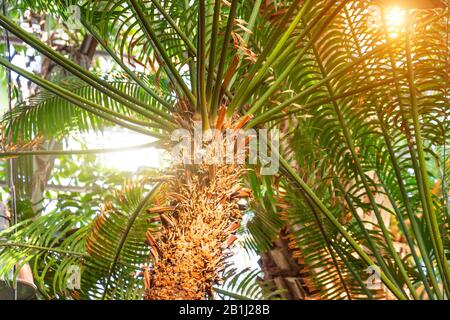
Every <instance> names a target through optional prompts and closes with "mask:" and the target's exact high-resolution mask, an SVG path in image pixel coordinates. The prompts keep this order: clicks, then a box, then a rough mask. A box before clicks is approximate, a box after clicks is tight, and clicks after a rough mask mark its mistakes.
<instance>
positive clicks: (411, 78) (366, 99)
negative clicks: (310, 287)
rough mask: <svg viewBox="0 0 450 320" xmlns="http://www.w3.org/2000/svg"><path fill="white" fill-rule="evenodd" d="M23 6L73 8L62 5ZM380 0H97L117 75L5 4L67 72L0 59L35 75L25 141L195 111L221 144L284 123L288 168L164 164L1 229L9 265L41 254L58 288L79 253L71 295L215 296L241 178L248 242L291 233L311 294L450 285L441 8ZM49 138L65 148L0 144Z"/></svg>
mask: <svg viewBox="0 0 450 320" xmlns="http://www.w3.org/2000/svg"><path fill="white" fill-rule="evenodd" d="M27 3H28V4H29V6H30V8H34V9H40V10H47V11H51V12H55V13H58V14H60V15H61V16H67V14H68V13H67V12H66V11H65V8H66V7H67V6H65V4H66V3H65V1H58V2H54V1H52V2H47V1H28V2H27ZM378 5H379V2H378V1H353V0H352V1H350V0H342V1H325V0H323V1H311V0H305V1H302V0H292V1H274V2H271V1H265V2H263V1H262V0H255V1H238V0H231V1H230V2H227V1H221V0H214V1H213V0H210V1H205V0H199V1H183V0H178V1H162V0H159V1H158V0H151V1H145V2H144V1H138V0H117V1H116V0H114V1H93V0H92V1H86V2H84V4H83V5H82V6H81V11H80V12H81V16H80V20H81V23H82V25H83V27H84V28H85V30H86V32H87V33H89V34H90V35H92V36H93V37H94V38H95V39H96V40H97V41H98V43H99V44H100V46H102V47H103V48H104V50H105V51H107V52H108V53H109V55H110V56H111V58H112V59H113V60H114V61H115V62H116V63H117V65H118V66H120V67H121V69H122V71H123V73H122V74H121V75H120V76H115V77H114V78H113V77H108V76H107V75H97V74H94V73H92V72H90V71H89V70H86V69H84V68H82V67H80V66H79V65H77V64H75V63H74V62H73V61H71V60H70V59H68V58H66V57H64V56H63V55H61V54H59V53H58V52H56V51H55V50H53V49H52V48H50V47H48V46H47V45H45V44H44V43H42V42H41V41H39V40H37V39H36V38H34V37H33V36H32V35H30V34H29V33H27V32H25V31H24V30H23V29H21V28H20V27H19V26H17V24H15V23H14V22H13V21H11V19H9V18H8V17H6V16H5V15H0V25H1V26H2V27H3V28H4V29H6V30H8V31H9V32H10V33H12V34H14V35H15V36H16V37H18V38H20V39H21V40H23V41H24V42H25V43H27V44H28V45H30V46H31V47H33V48H34V49H36V50H37V51H39V52H40V53H41V54H43V55H45V56H46V57H48V58H49V59H51V60H52V61H54V62H55V63H57V64H59V65H60V66H62V67H63V68H64V69H66V70H67V71H68V72H70V73H71V74H72V77H70V78H68V79H65V80H63V81H60V82H57V83H55V82H50V81H48V80H45V79H42V78H40V77H38V76H36V75H34V74H32V73H30V72H29V71H27V70H24V69H22V68H20V67H18V66H15V65H13V64H12V63H11V62H10V61H8V59H5V58H0V64H2V65H3V66H5V67H6V68H9V69H10V70H13V71H14V72H16V73H18V74H20V75H21V76H23V77H25V78H27V79H29V80H31V81H32V82H34V83H36V84H37V85H39V86H40V87H41V88H42V89H43V91H42V93H40V94H39V96H37V97H35V98H33V99H32V100H31V101H30V103H28V104H26V105H25V106H24V105H21V106H19V107H17V108H16V110H15V112H13V113H12V114H10V115H8V117H6V118H5V119H6V120H7V121H6V120H5V122H6V124H7V129H6V130H7V132H8V133H10V134H11V136H12V138H13V139H14V140H13V142H16V147H18V148H19V149H20V143H19V141H29V140H31V139H34V138H35V137H37V136H38V135H44V136H47V137H53V136H61V135H64V136H68V135H70V134H71V133H72V132H77V131H83V130H88V129H89V130H98V131H100V130H102V129H103V128H105V127H108V126H112V125H114V126H121V127H124V128H127V129H129V130H133V131H136V132H139V133H141V134H143V135H147V136H149V138H150V137H151V138H153V139H157V142H156V143H157V145H158V146H159V147H161V148H167V149H171V148H172V147H173V142H172V141H171V140H170V134H171V133H172V132H173V131H174V130H176V129H185V130H187V131H189V132H192V131H194V130H195V124H196V123H198V122H199V121H200V122H201V129H202V130H203V131H204V132H206V131H207V130H208V129H210V128H214V129H217V130H218V132H219V133H216V136H217V138H218V139H219V140H225V139H226V135H225V134H226V129H231V131H233V132H236V131H237V130H238V129H240V128H246V129H252V128H254V129H261V128H273V127H275V128H279V129H280V131H281V132H282V133H283V138H284V139H283V141H282V144H281V148H280V150H277V148H273V147H274V145H270V144H269V147H272V148H271V152H272V155H276V156H277V157H279V160H280V165H281V168H280V169H281V170H280V173H279V174H278V175H274V176H264V175H261V174H260V170H259V169H260V168H261V167H262V166H263V165H264V163H259V164H257V165H251V166H249V167H248V168H245V167H244V166H243V165H242V164H235V163H233V164H230V163H221V164H205V163H200V164H189V165H186V164H180V165H173V166H172V167H171V168H170V169H169V170H167V171H166V172H165V173H164V176H163V177H159V179H158V178H157V179H155V177H144V178H143V179H141V180H139V181H131V182H127V183H126V184H125V185H124V187H123V188H122V189H121V190H119V191H117V192H116V193H115V194H114V196H113V197H112V199H110V200H109V201H105V203H104V204H103V206H102V208H101V214H100V215H98V216H97V217H96V218H95V219H93V220H92V218H91V217H88V216H76V215H69V216H67V215H62V214H57V213H55V214H52V215H47V216H43V217H41V218H39V219H37V220H36V221H34V222H31V221H25V222H23V223H21V224H19V225H16V226H15V227H13V228H12V229H10V230H7V231H6V232H3V233H2V235H3V236H7V237H8V242H5V243H1V244H0V245H1V246H2V247H3V248H4V249H3V250H2V252H1V253H0V258H1V259H2V262H3V261H5V262H4V263H3V265H2V271H3V272H4V273H5V274H6V271H7V270H11V269H12V267H13V266H14V265H16V264H17V262H18V261H19V262H20V263H26V262H28V261H31V260H32V259H35V260H41V261H42V260H44V261H46V262H47V267H46V268H45V269H44V270H41V271H40V273H39V276H38V279H41V281H42V287H43V288H47V289H48V286H49V283H51V286H52V290H53V296H55V297H64V296H65V293H64V292H65V291H66V288H65V284H66V283H67V279H68V277H70V272H69V270H70V268H71V266H73V265H81V266H82V278H81V288H80V290H79V291H78V292H76V294H74V296H75V297H79V298H103V299H105V298H111V299H114V298H137V297H142V296H144V297H145V298H147V299H178V298H181V299H183V298H184V299H204V298H207V297H209V296H211V295H212V294H213V291H214V290H215V289H214V287H213V286H214V285H215V284H216V283H217V282H218V281H219V280H220V275H221V274H222V273H221V271H222V270H223V269H224V268H225V267H226V265H225V259H226V257H227V256H228V255H229V250H228V247H229V246H231V245H232V244H233V241H234V240H235V239H236V236H235V235H234V234H235V233H236V230H237V229H238V228H239V224H240V222H241V216H242V211H241V208H240V206H239V204H238V201H239V199H240V198H242V197H244V198H248V197H250V193H249V190H247V189H246V188H243V186H242V183H243V182H244V181H246V182H244V183H247V184H248V186H250V187H251V189H252V190H253V195H252V197H253V198H254V199H255V201H252V203H253V211H254V218H253V219H252V220H251V221H250V222H249V223H248V224H247V226H246V228H247V233H246V237H244V243H245V244H246V245H247V246H248V247H249V248H250V249H254V250H256V251H257V252H263V251H266V250H270V248H271V242H272V241H273V240H274V239H275V238H276V237H277V236H278V235H279V232H280V230H281V229H282V228H287V230H288V234H289V239H290V246H291V248H294V249H295V250H299V251H300V252H301V255H302V257H303V259H304V261H305V264H306V265H307V266H308V269H309V270H310V272H309V275H308V276H309V277H311V281H312V282H314V287H316V288H317V289H319V294H318V296H319V297H321V298H346V299H359V298H374V297H378V296H379V292H378V291H376V290H375V291H374V290H371V289H370V288H368V287H367V283H366V278H367V275H366V276H365V275H364V274H365V270H366V268H367V267H369V266H376V267H377V270H378V269H379V270H380V273H379V277H380V279H381V281H382V282H383V284H384V286H385V289H386V290H387V291H388V292H389V296H390V297H395V298H398V299H420V298H429V299H443V298H447V297H448V294H449V293H450V268H449V265H448V261H447V254H448V242H449V238H448V234H449V233H448V227H449V224H448V219H449V216H450V212H449V211H450V210H449V204H448V200H449V199H448V190H447V184H448V181H449V170H448V166H447V165H448V159H449V156H448V154H447V149H446V148H447V146H448V142H449V138H448V134H447V128H448V123H449V122H448V121H447V120H448V108H447V106H448V98H449V95H448V83H449V82H448V72H445V70H448V65H449V64H448V56H449V55H448V46H449V43H448V37H447V36H448V15H449V12H448V9H446V8H445V7H444V3H443V2H439V3H437V2H433V6H432V8H431V9H426V10H422V9H420V10H415V9H408V10H399V9H397V13H395V15H394V17H390V16H389V15H390V14H391V15H392V13H391V12H389V11H387V12H385V10H390V9H389V7H386V8H385V7H384V6H381V7H380V6H378ZM398 10H399V11H398ZM25 146H26V145H25ZM77 152H80V153H83V152H85V153H86V152H87V153H89V152H93V153H95V152H101V150H91V151H89V150H87V151H86V150H85V151H77ZM40 153H45V154H53V153H54V154H60V153H61V152H50V151H41V152H40V151H27V150H22V151H8V150H7V151H6V152H4V153H2V157H11V156H15V157H17V156H26V155H32V154H40ZM67 153H70V151H67ZM155 180H161V181H160V182H159V183H154V181H155ZM148 184H151V185H152V189H151V191H146V186H147V185H148ZM146 213H147V214H146ZM387 220H388V221H387ZM15 230H17V232H16V231H15ZM144 240H146V242H147V243H144ZM399 243H404V244H405V246H404V247H405V248H406V249H405V250H407V251H406V253H402V252H400V250H399V249H398V244H399ZM139 269H142V275H143V278H144V280H143V281H142V280H141V279H140V278H138V277H136V276H135V275H136V271H137V270H139ZM48 277H51V279H52V281H51V282H48ZM45 279H46V280H45ZM245 283H248V281H247V282H246V281H243V284H242V288H241V289H242V290H245V288H244V287H245ZM216 291H219V292H220V290H219V289H216ZM222 292H223V291H222ZM247 292H249V290H247ZM235 297H237V296H235ZM240 297H242V295H240Z"/></svg>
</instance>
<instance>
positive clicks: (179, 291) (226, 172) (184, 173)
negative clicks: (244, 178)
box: [145, 165, 247, 300]
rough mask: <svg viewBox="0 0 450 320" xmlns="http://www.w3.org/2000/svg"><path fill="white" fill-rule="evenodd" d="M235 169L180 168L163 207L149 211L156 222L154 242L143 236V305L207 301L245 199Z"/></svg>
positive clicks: (232, 237) (227, 167)
mask: <svg viewBox="0 0 450 320" xmlns="http://www.w3.org/2000/svg"><path fill="white" fill-rule="evenodd" d="M240 174H241V169H240V168H239V167H238V166H234V165H223V166H213V165H209V166H208V165H198V166H191V167H179V168H178V169H177V170H176V173H175V175H174V179H173V180H172V181H171V183H170V185H169V187H168V188H167V190H166V194H165V196H167V199H168V200H169V201H168V204H169V206H167V207H156V208H152V209H150V210H149V212H150V213H151V214H153V215H157V216H159V219H161V224H162V228H161V230H160V232H159V234H158V235H157V236H156V237H153V235H152V234H151V233H150V231H149V232H147V241H148V242H149V244H150V247H151V253H152V257H153V261H154V263H153V265H152V266H151V268H150V269H149V270H148V271H147V273H146V276H145V285H146V291H145V299H149V300H169V299H186V300H200V299H205V298H207V297H210V296H211V295H212V293H213V285H214V284H215V283H216V282H217V281H218V280H219V272H220V270H221V269H222V267H223V261H224V259H225V258H226V257H227V255H229V254H230V252H229V250H228V248H229V247H230V246H231V245H232V243H233V242H234V240H235V239H236V236H235V235H234V232H235V231H236V229H237V227H238V226H239V222H240V219H241V210H240V209H239V205H238V203H237V200H238V199H239V198H240V197H243V196H246V195H247V194H246V192H245V191H243V190H242V188H241V186H240V184H239V178H240Z"/></svg>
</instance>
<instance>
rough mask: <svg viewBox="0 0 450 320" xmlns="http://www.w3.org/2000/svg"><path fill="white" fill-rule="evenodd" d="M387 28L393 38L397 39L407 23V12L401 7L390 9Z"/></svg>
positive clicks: (386, 18)
mask: <svg viewBox="0 0 450 320" xmlns="http://www.w3.org/2000/svg"><path fill="white" fill-rule="evenodd" d="M385 21H386V26H387V28H388V30H389V36H390V37H391V38H397V37H398V35H399V34H400V33H401V32H402V29H403V27H404V26H405V21H406V10H404V9H402V8H400V7H390V8H388V9H387V10H386V15H385Z"/></svg>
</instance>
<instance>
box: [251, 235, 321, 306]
mask: <svg viewBox="0 0 450 320" xmlns="http://www.w3.org/2000/svg"><path fill="white" fill-rule="evenodd" d="M299 252H300V251H299V250H298V249H297V250H293V248H292V245H290V244H289V239H288V232H287V229H286V228H283V229H282V230H281V231H280V235H279V236H278V238H277V239H276V240H275V241H274V242H273V247H272V249H270V250H269V251H268V252H264V253H262V254H261V258H260V260H259V264H260V266H261V269H262V271H263V273H264V278H263V279H262V285H263V286H268V287H269V288H272V289H274V290H279V291H280V293H279V295H278V296H279V297H280V298H283V299H287V300H306V299H311V298H313V297H314V295H315V294H317V293H318V292H319V291H318V290H317V289H316V288H315V286H314V284H313V283H312V281H311V280H310V279H311V274H310V272H309V271H308V268H307V266H306V265H305V264H304V261H303V259H302V257H301V255H300V254H299Z"/></svg>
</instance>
